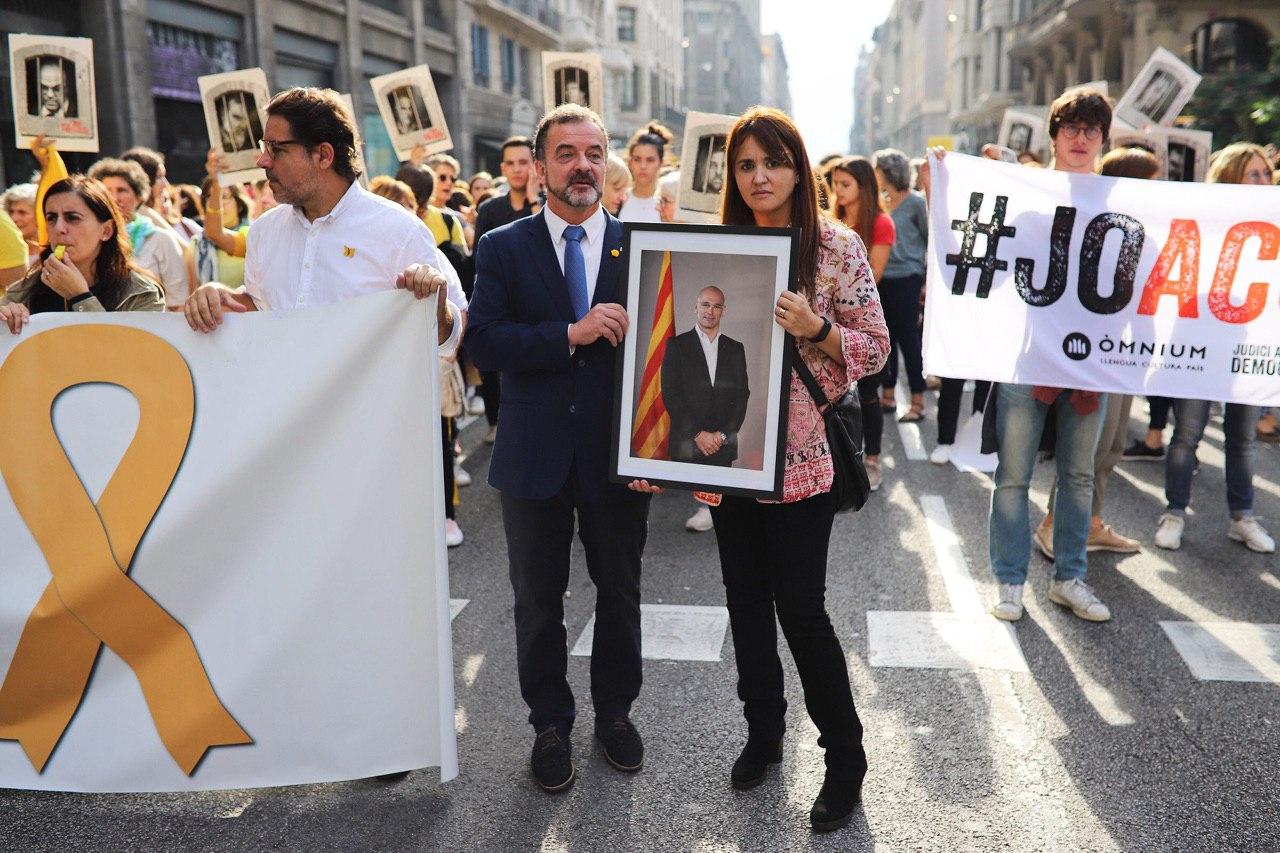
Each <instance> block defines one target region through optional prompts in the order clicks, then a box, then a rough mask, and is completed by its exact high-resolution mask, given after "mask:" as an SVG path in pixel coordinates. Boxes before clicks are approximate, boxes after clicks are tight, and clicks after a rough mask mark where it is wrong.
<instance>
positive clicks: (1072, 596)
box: [1049, 578, 1111, 622]
mask: <svg viewBox="0 0 1280 853" xmlns="http://www.w3.org/2000/svg"><path fill="white" fill-rule="evenodd" d="M1049 600H1050V601H1052V602H1053V603H1054V604H1061V605H1062V606H1063V607H1070V608H1071V612H1072V613H1074V614H1075V615H1077V616H1079V617H1080V618H1081V619H1086V620H1088V621H1090V622H1106V621H1107V620H1108V619H1110V618H1111V611H1110V609H1108V608H1107V605H1105V604H1103V603H1102V602H1101V601H1099V600H1098V596H1096V595H1094V593H1093V590H1092V589H1090V588H1089V585H1088V584H1087V583H1085V582H1084V581H1082V580H1080V578H1072V579H1071V580H1069V581H1054V582H1053V583H1051V584H1049Z"/></svg>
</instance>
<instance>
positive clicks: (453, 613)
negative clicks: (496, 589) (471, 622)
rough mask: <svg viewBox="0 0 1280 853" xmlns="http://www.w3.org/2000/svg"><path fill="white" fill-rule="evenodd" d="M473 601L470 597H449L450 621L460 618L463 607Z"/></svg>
mask: <svg viewBox="0 0 1280 853" xmlns="http://www.w3.org/2000/svg"><path fill="white" fill-rule="evenodd" d="M470 603H471V599H469V598H451V599H449V621H450V622H452V621H453V620H454V619H457V618H458V614H459V613H461V612H462V608H464V607H466V606H467V605H468V604H470Z"/></svg>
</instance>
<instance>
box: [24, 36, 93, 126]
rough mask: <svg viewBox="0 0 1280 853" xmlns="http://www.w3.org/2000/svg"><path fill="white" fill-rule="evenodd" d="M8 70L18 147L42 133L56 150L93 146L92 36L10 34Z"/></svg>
mask: <svg viewBox="0 0 1280 853" xmlns="http://www.w3.org/2000/svg"><path fill="white" fill-rule="evenodd" d="M9 69H10V73H11V78H10V79H11V81H12V83H13V90H12V97H13V124H14V127H16V128H17V136H18V139H17V144H18V147H19V148H27V147H29V146H30V145H31V143H32V141H33V140H34V139H35V138H36V137H37V136H39V135H40V134H44V135H45V136H47V137H49V138H50V139H51V140H54V141H56V142H57V144H58V150H60V151H97V150H98V101H97V95H96V93H95V90H94V77H93V39H81V38H61V37H59V36H39V35H25V34H18V33H14V34H12V35H10V36H9Z"/></svg>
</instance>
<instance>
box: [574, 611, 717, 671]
mask: <svg viewBox="0 0 1280 853" xmlns="http://www.w3.org/2000/svg"><path fill="white" fill-rule="evenodd" d="M595 627H596V617H595V616H594V615H593V616H592V617H591V618H590V619H589V620H588V621H587V627H585V628H584V629H583V630H582V635H581V636H580V637H578V642H576V643H575V644H574V646H573V651H572V652H570V654H572V655H575V656H577V657H590V656H591V642H592V640H593V639H594V638H595ZM728 627H729V611H728V610H726V609H725V608H723V607H702V606H696V605H681V604H642V605H640V649H641V651H640V654H641V656H642V657H644V658H645V659H646V660H690V661H719V660H720V650H721V648H722V647H723V646H724V634H725V630H726V629H727V628H728Z"/></svg>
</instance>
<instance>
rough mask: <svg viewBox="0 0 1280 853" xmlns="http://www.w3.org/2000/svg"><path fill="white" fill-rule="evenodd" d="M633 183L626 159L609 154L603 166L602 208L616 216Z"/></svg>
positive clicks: (629, 193) (624, 202) (625, 201)
mask: <svg viewBox="0 0 1280 853" xmlns="http://www.w3.org/2000/svg"><path fill="white" fill-rule="evenodd" d="M634 183H635V182H634V181H633V180H632V179H631V170H630V169H628V168H627V163H626V161H625V160H623V159H622V158H621V157H619V156H618V155H617V154H610V155H609V161H608V162H607V163H606V164H605V167H604V193H603V194H602V195H601V197H600V204H602V205H604V209H605V210H607V211H609V213H611V214H613V215H614V216H617V215H618V214H619V213H620V212H621V211H622V206H623V205H624V204H626V203H627V199H628V198H629V197H630V196H631V187H632V185H633V184H634Z"/></svg>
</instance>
